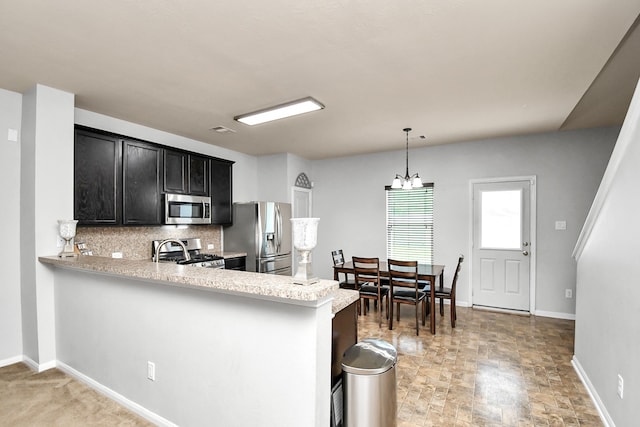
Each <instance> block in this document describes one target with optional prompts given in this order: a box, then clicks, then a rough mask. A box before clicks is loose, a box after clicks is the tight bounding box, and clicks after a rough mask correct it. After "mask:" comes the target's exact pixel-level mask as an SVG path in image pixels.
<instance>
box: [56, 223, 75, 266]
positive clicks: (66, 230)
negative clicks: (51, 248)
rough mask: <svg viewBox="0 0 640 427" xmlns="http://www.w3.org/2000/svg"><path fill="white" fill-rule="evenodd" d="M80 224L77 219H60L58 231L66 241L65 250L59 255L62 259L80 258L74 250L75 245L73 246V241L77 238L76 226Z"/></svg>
mask: <svg viewBox="0 0 640 427" xmlns="http://www.w3.org/2000/svg"><path fill="white" fill-rule="evenodd" d="M77 223H78V221H77V220H75V219H59V220H58V230H59V233H60V237H62V238H63V239H64V242H65V243H64V248H63V249H62V252H60V253H59V254H58V256H59V257H60V258H69V257H75V256H78V254H76V253H75V252H74V250H73V245H72V244H71V239H73V238H74V237H76V224H77Z"/></svg>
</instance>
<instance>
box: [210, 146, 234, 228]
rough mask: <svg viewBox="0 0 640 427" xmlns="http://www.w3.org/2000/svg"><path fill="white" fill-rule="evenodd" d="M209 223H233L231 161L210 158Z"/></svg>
mask: <svg viewBox="0 0 640 427" xmlns="http://www.w3.org/2000/svg"><path fill="white" fill-rule="evenodd" d="M211 223H212V224H217V225H231V224H233V162H231V161H229V160H223V159H211Z"/></svg>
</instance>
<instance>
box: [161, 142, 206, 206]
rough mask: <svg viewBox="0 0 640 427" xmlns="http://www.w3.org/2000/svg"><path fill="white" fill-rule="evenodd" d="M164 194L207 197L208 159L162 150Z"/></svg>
mask: <svg viewBox="0 0 640 427" xmlns="http://www.w3.org/2000/svg"><path fill="white" fill-rule="evenodd" d="M163 189H164V191H165V193H178V194H191V195H194V196H208V195H209V158H208V157H205V156H199V155H197V154H193V153H187V152H184V151H177V150H169V149H165V150H164V187H163Z"/></svg>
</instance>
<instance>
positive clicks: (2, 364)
mask: <svg viewBox="0 0 640 427" xmlns="http://www.w3.org/2000/svg"><path fill="white" fill-rule="evenodd" d="M22 361H23V357H22V356H14V357H10V358H8V359H3V360H0V368H3V367H5V366H9V365H15V364H16V363H20V362H22Z"/></svg>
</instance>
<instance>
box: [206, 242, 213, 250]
mask: <svg viewBox="0 0 640 427" xmlns="http://www.w3.org/2000/svg"><path fill="white" fill-rule="evenodd" d="M207 250H209V251H212V250H213V243H209V244H207Z"/></svg>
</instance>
